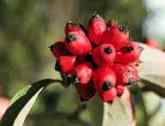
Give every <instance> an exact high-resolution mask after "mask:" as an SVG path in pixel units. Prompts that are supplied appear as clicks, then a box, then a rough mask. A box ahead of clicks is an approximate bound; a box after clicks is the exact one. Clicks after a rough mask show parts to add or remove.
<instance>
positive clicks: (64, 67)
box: [57, 56, 76, 73]
mask: <svg viewBox="0 0 165 126" xmlns="http://www.w3.org/2000/svg"><path fill="white" fill-rule="evenodd" d="M57 62H58V63H59V66H60V70H61V72H62V73H71V72H72V71H73V69H74V66H75V62H76V57H75V56H60V57H59V59H58V61H57Z"/></svg>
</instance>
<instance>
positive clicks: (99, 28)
mask: <svg viewBox="0 0 165 126" xmlns="http://www.w3.org/2000/svg"><path fill="white" fill-rule="evenodd" d="M105 30H106V23H105V21H104V19H103V18H102V17H100V16H99V15H95V16H93V17H92V18H91V19H90V21H89V24H88V36H89V39H90V41H91V42H92V43H93V44H95V45H99V44H101V43H100V42H101V37H102V35H103V33H104V31H105Z"/></svg>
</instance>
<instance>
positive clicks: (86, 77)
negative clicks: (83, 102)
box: [75, 63, 92, 84]
mask: <svg viewBox="0 0 165 126" xmlns="http://www.w3.org/2000/svg"><path fill="white" fill-rule="evenodd" d="M75 73H76V77H77V78H78V80H79V82H80V83H81V84H87V83H88V82H89V81H90V80H91V77H92V68H91V66H90V65H89V64H87V63H83V64H79V65H77V66H76V68H75Z"/></svg>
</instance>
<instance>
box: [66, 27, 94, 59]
mask: <svg viewBox="0 0 165 126" xmlns="http://www.w3.org/2000/svg"><path fill="white" fill-rule="evenodd" d="M66 43H67V47H68V50H69V52H71V53H72V54H73V55H76V56H77V55H85V54H87V53H88V52H90V51H91V49H92V46H91V44H90V42H89V40H88V38H87V36H86V35H85V33H83V32H82V30H81V29H80V30H79V31H70V32H68V33H67V35H66Z"/></svg>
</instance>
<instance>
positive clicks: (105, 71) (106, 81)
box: [93, 66, 116, 92]
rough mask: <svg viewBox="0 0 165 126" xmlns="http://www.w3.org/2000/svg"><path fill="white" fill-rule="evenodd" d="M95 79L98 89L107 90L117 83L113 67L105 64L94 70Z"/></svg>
mask: <svg viewBox="0 0 165 126" xmlns="http://www.w3.org/2000/svg"><path fill="white" fill-rule="evenodd" d="M93 81H94V84H95V87H96V90H97V91H99V92H102V91H107V90H109V89H111V88H112V87H114V86H115V85H116V76H115V73H114V71H113V70H112V69H110V68H109V67H105V66H104V67H100V68H98V69H96V70H95V71H94V72H93Z"/></svg>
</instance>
